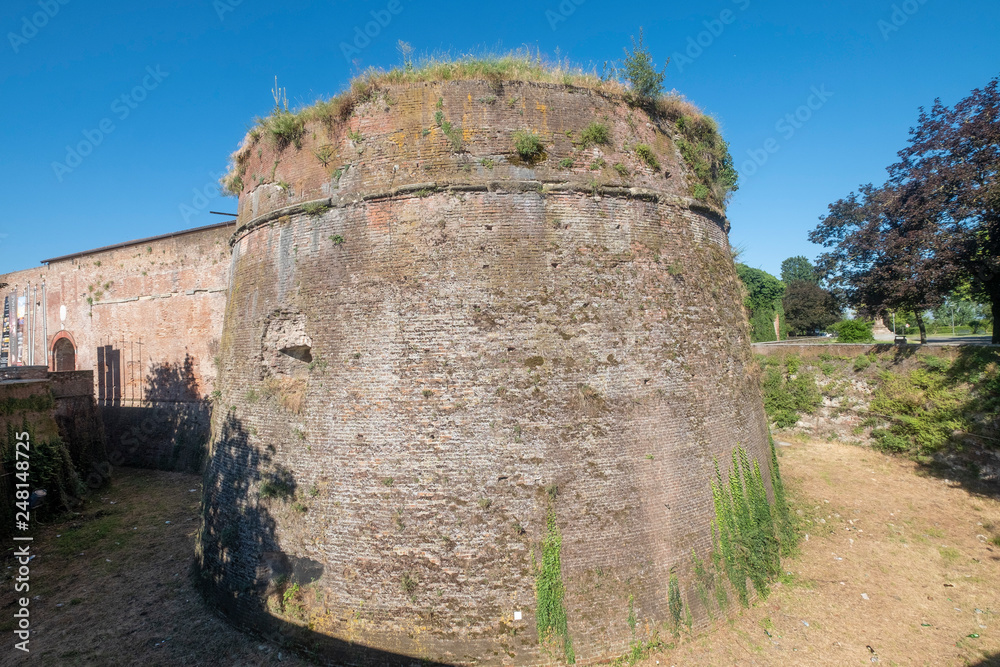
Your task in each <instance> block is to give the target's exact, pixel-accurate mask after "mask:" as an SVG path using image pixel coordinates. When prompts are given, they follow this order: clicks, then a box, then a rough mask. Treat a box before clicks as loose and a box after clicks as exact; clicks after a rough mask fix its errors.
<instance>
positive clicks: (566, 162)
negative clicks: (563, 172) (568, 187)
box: [559, 157, 573, 169]
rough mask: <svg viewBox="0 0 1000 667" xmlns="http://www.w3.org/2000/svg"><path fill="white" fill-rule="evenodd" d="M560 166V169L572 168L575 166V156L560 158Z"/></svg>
mask: <svg viewBox="0 0 1000 667" xmlns="http://www.w3.org/2000/svg"><path fill="white" fill-rule="evenodd" d="M559 168H560V169H572V168H573V158H569V157H566V158H563V159H562V160H559Z"/></svg>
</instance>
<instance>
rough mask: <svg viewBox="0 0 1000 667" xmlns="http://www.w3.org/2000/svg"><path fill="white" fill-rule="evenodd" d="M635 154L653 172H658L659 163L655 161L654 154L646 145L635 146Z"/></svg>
mask: <svg viewBox="0 0 1000 667" xmlns="http://www.w3.org/2000/svg"><path fill="white" fill-rule="evenodd" d="M635 154H636V155H638V156H639V159H640V160H642V161H643V162H645V163H646V165H647V166H648V167H649V168H650V169H652V170H653V171H659V170H660V162H659V160H657V159H656V154H655V153H654V152H653V149H652V148H650V147H649V146H648V145H647V144H636V145H635Z"/></svg>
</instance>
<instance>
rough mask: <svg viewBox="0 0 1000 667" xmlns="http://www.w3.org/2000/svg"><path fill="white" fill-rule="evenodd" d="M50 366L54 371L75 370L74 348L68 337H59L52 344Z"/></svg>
mask: <svg viewBox="0 0 1000 667" xmlns="http://www.w3.org/2000/svg"><path fill="white" fill-rule="evenodd" d="M52 366H53V369H54V370H55V371H56V372H62V371H75V370H76V348H75V347H73V342H72V341H71V340H70V339H69V338H60V339H59V340H57V341H56V342H55V345H53V346H52Z"/></svg>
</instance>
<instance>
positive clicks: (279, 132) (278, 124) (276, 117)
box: [257, 109, 306, 150]
mask: <svg viewBox="0 0 1000 667" xmlns="http://www.w3.org/2000/svg"><path fill="white" fill-rule="evenodd" d="M257 123H258V124H259V125H260V127H261V129H262V130H263V131H264V133H265V134H266V135H267V136H268V137H270V139H271V141H272V143H273V144H274V146H275V147H276V148H278V149H279V150H280V149H283V148H285V147H287V146H288V145H289V144H294V145H295V147H296V148H302V135H303V134H305V130H306V126H305V119H304V118H302V116H301V115H299V114H294V113H291V112H289V111H281V110H278V109H276V110H275V111H274V113H272V114H271V115H270V116H267V117H265V118H260V119H258V120H257Z"/></svg>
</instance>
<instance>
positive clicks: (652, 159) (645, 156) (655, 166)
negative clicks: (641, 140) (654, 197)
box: [635, 144, 708, 196]
mask: <svg viewBox="0 0 1000 667" xmlns="http://www.w3.org/2000/svg"><path fill="white" fill-rule="evenodd" d="M635 154H636V155H638V156H639V159H640V160H642V161H643V162H645V163H646V164H647V165H648V166H649V168H650V169H652V170H653V171H659V170H660V162H659V160H657V159H656V154H655V153H653V149H652V148H650V147H649V146H648V145H646V144H636V145H635ZM706 190H707V188H706ZM705 194H706V196H707V195H708V193H707V191H706V193H705Z"/></svg>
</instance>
